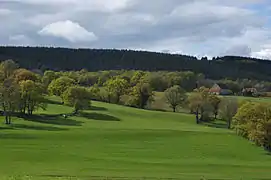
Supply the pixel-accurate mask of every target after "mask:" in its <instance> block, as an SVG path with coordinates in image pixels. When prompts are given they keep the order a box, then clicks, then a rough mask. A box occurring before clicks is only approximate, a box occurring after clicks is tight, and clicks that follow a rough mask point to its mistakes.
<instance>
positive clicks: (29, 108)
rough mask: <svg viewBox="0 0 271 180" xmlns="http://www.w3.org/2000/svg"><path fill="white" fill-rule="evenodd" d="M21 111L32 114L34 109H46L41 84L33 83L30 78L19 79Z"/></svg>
mask: <svg viewBox="0 0 271 180" xmlns="http://www.w3.org/2000/svg"><path fill="white" fill-rule="evenodd" d="M20 94H21V104H20V110H21V112H22V113H24V114H26V112H27V114H28V115H32V114H33V112H34V111H35V110H38V109H39V108H41V109H46V103H45V102H46V100H45V98H44V96H43V86H42V84H41V83H35V82H34V81H32V80H23V81H20Z"/></svg>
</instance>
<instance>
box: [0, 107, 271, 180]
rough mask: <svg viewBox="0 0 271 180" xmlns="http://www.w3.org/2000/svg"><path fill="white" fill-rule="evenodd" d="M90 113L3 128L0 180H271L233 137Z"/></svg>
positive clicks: (163, 120) (160, 117) (269, 159)
mask: <svg viewBox="0 0 271 180" xmlns="http://www.w3.org/2000/svg"><path fill="white" fill-rule="evenodd" d="M93 106H94V107H93V109H92V110H90V111H85V112H84V114H82V116H81V117H69V118H68V119H62V118H60V117H55V116H54V115H56V114H60V113H70V112H71V109H70V108H68V107H65V106H62V105H59V104H57V103H53V104H50V105H49V107H48V110H47V111H40V112H39V114H42V115H39V116H36V117H35V118H32V119H29V120H28V121H25V120H23V119H14V120H13V123H14V125H13V126H12V127H7V126H5V125H0V167H1V168H0V179H35V180H43V179H44V180H47V179H48V180H49V179H83V180H89V179H150V180H152V179H153V180H156V179H185V180H189V179H191V180H195V179H246V180H248V179H271V170H270V169H271V156H270V155H268V154H267V153H266V152H265V151H264V150H262V149H261V148H259V147H256V146H254V145H252V144H251V143H249V142H248V141H247V140H245V139H242V138H240V137H238V136H236V135H235V134H234V133H233V132H231V131H228V130H226V129H219V128H211V127H205V126H200V125H196V124H195V119H194V117H193V116H190V115H185V114H173V113H167V112H151V111H145V110H138V109H132V108H128V107H122V106H117V105H112V104H104V103H99V102H94V103H93ZM1 120H2V121H3V119H1ZM36 121H38V122H36ZM27 175H29V176H31V178H27V177H25V178H23V177H24V176H27ZM11 177H13V178H11ZM106 177H107V178H106Z"/></svg>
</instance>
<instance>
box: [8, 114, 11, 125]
mask: <svg viewBox="0 0 271 180" xmlns="http://www.w3.org/2000/svg"><path fill="white" fill-rule="evenodd" d="M8 124H11V116H10V115H8Z"/></svg>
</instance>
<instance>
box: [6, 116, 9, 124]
mask: <svg viewBox="0 0 271 180" xmlns="http://www.w3.org/2000/svg"><path fill="white" fill-rule="evenodd" d="M5 122H6V124H9V120H8V116H7V115H5Z"/></svg>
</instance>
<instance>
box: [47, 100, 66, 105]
mask: <svg viewBox="0 0 271 180" xmlns="http://www.w3.org/2000/svg"><path fill="white" fill-rule="evenodd" d="M46 103H48V104H56V105H63V103H61V102H59V101H54V100H51V99H46Z"/></svg>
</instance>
